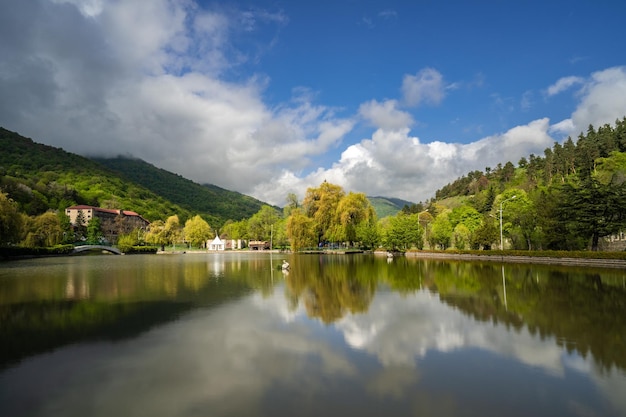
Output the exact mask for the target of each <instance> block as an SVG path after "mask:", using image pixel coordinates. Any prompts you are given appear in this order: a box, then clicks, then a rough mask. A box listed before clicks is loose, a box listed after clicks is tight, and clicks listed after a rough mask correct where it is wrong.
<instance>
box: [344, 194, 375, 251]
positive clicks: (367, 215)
mask: <svg viewBox="0 0 626 417" xmlns="http://www.w3.org/2000/svg"><path fill="white" fill-rule="evenodd" d="M336 216H337V218H336V226H338V228H339V230H340V233H339V236H337V238H336V240H337V241H343V242H349V243H350V245H351V246H352V245H353V243H354V242H355V241H357V240H359V238H358V234H357V230H358V229H359V227H361V228H364V227H374V226H375V225H376V213H375V212H374V208H373V207H372V205H371V204H370V202H369V200H368V199H367V197H366V196H365V194H363V193H353V192H350V193H348V194H347V195H345V196H343V197H342V198H341V200H340V201H339V204H338V205H337V213H336Z"/></svg>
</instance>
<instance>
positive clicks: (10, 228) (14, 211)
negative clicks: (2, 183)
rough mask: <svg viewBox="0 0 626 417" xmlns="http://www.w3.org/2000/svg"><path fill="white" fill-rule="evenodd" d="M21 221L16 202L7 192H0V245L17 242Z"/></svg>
mask: <svg viewBox="0 0 626 417" xmlns="http://www.w3.org/2000/svg"><path fill="white" fill-rule="evenodd" d="M22 227H23V221H22V217H21V216H20V212H19V208H18V205H17V203H16V202H14V201H13V200H11V199H10V198H9V197H8V194H6V193H3V192H0V245H6V244H11V243H17V242H18V241H19V239H20V234H21V232H22Z"/></svg>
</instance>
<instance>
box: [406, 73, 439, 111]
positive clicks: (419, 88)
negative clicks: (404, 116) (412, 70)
mask: <svg viewBox="0 0 626 417" xmlns="http://www.w3.org/2000/svg"><path fill="white" fill-rule="evenodd" d="M402 94H403V96H404V101H405V103H406V104H407V105H409V106H417V105H419V104H422V103H428V104H432V105H437V104H439V103H441V101H442V100H443V98H444V96H445V92H444V84H443V76H442V75H441V73H440V72H439V71H437V70H436V69H433V68H424V69H423V70H421V71H419V72H418V73H417V74H415V75H405V76H404V79H403V80H402Z"/></svg>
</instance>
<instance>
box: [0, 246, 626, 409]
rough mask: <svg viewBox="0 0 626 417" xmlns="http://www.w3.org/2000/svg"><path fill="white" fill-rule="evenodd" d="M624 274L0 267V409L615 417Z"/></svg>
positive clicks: (415, 263)
mask: <svg viewBox="0 0 626 417" xmlns="http://www.w3.org/2000/svg"><path fill="white" fill-rule="evenodd" d="M282 259H287V260H288V261H289V262H290V263H291V270H290V271H289V273H283V272H282V271H280V270H279V269H277V266H278V265H279V264H280V263H281V261H282ZM625 277H626V272H625V271H622V270H596V269H582V268H565V267H558V268H557V267H554V268H552V267H547V266H529V265H511V264H505V265H501V264H497V263H477V262H458V261H440V260H436V261H435V260H421V259H412V258H396V259H393V260H392V261H390V262H389V261H388V260H387V259H386V258H383V257H376V256H373V255H346V256H339V255H335V256H318V255H299V256H294V255H284V256H281V255H276V254H274V255H269V254H248V253H245V254H243V253H222V254H186V255H182V254H181V255H167V256H159V255H139V256H113V255H98V256H81V257H65V258H48V259H37V260H26V261H17V262H8V263H2V264H0V415H1V416H11V417H18V416H80V417H86V416H106V417H111V416H141V417H145V416H151V417H154V416H164V417H165V416H167V417H172V416H271V417H279V416H290V417H291V416H352V415H354V416H383V415H384V416H481V417H484V416H524V417H527V416H550V417H554V416H626V284H625Z"/></svg>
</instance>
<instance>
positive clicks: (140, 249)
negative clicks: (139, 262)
mask: <svg viewBox="0 0 626 417" xmlns="http://www.w3.org/2000/svg"><path fill="white" fill-rule="evenodd" d="M120 250H122V249H121V248H120ZM158 250H159V248H158V247H156V246H131V247H130V248H127V250H123V251H122V252H124V253H125V254H126V255H133V254H142V253H157V251H158Z"/></svg>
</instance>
